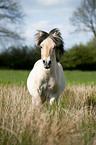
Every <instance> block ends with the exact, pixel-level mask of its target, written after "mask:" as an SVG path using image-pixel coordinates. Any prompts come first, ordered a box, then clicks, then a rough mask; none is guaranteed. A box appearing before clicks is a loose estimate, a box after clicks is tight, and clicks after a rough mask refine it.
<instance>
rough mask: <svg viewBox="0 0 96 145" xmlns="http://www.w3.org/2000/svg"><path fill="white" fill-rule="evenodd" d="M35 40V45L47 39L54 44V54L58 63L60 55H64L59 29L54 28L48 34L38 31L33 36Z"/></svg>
mask: <svg viewBox="0 0 96 145" xmlns="http://www.w3.org/2000/svg"><path fill="white" fill-rule="evenodd" d="M35 36H36V37H35V39H36V41H37V43H36V44H37V45H40V44H41V42H43V41H44V40H45V39H46V38H47V37H50V38H51V39H52V40H53V41H54V42H55V44H56V47H55V52H56V60H57V61H60V60H61V58H62V55H63V53H64V42H63V38H62V37H61V33H60V31H59V29H57V28H54V29H52V30H51V31H50V32H49V33H47V32H45V31H41V30H38V33H36V34H35Z"/></svg>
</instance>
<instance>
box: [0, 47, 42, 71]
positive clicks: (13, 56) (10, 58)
mask: <svg viewBox="0 0 96 145" xmlns="http://www.w3.org/2000/svg"><path fill="white" fill-rule="evenodd" d="M39 58H40V48H38V47H34V48H28V47H27V46H25V47H22V48H15V47H10V48H9V49H8V50H6V51H3V52H2V53H1V54H0V68H8V69H32V67H33V66H34V63H35V62H36V61H37V60H38V59H39Z"/></svg>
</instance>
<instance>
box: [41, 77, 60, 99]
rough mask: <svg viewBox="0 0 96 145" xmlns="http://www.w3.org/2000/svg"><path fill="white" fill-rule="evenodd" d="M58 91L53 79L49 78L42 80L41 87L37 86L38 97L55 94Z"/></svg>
mask: <svg viewBox="0 0 96 145" xmlns="http://www.w3.org/2000/svg"><path fill="white" fill-rule="evenodd" d="M57 89H58V84H57V82H56V80H55V78H53V77H50V78H47V79H43V80H42V81H41V85H40V86H39V89H38V91H39V94H40V96H41V97H42V96H48V97H49V94H56V91H57Z"/></svg>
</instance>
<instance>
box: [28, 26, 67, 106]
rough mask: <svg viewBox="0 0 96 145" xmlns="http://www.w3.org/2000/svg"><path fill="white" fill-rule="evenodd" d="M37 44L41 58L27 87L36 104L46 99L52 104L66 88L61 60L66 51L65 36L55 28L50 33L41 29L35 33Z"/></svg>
mask: <svg viewBox="0 0 96 145" xmlns="http://www.w3.org/2000/svg"><path fill="white" fill-rule="evenodd" d="M35 36H36V37H35V38H36V41H37V45H39V46H40V47H41V59H40V60H38V61H37V62H36V63H35V65H34V67H33V69H32V71H31V72H30V74H29V77H28V79H27V87H28V90H29V92H30V94H31V95H32V99H33V102H34V103H35V104H36V105H39V104H41V103H43V102H44V101H45V100H49V101H50V105H51V104H52V103H53V102H54V101H55V100H56V101H58V99H59V96H60V95H61V94H62V93H63V91H64V89H65V77H64V72H63V68H62V66H61V64H60V63H59V62H58V61H60V59H61V57H62V55H63V52H64V49H63V47H64V43H63V38H62V37H61V33H60V31H59V30H58V29H57V28H55V29H53V30H51V31H50V32H49V33H47V32H45V31H41V30H39V31H38V33H37V34H36V35H35Z"/></svg>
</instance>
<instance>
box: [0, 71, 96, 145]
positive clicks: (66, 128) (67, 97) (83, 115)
mask: <svg viewBox="0 0 96 145" xmlns="http://www.w3.org/2000/svg"><path fill="white" fill-rule="evenodd" d="M29 72H30V71H23V70H22V71H14V70H0V145H27V144H28V145H95V144H96V72H95V71H93V72H91V71H85V72H83V71H64V74H65V78H66V89H65V91H64V92H63V94H62V95H61V96H60V99H59V102H58V104H56V103H54V104H53V105H52V106H50V105H49V103H48V102H45V103H44V104H42V106H41V107H40V108H39V107H38V108H36V107H34V106H33V105H32V97H31V96H30V94H29V92H28V90H27V87H26V81H27V77H28V74H29Z"/></svg>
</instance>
